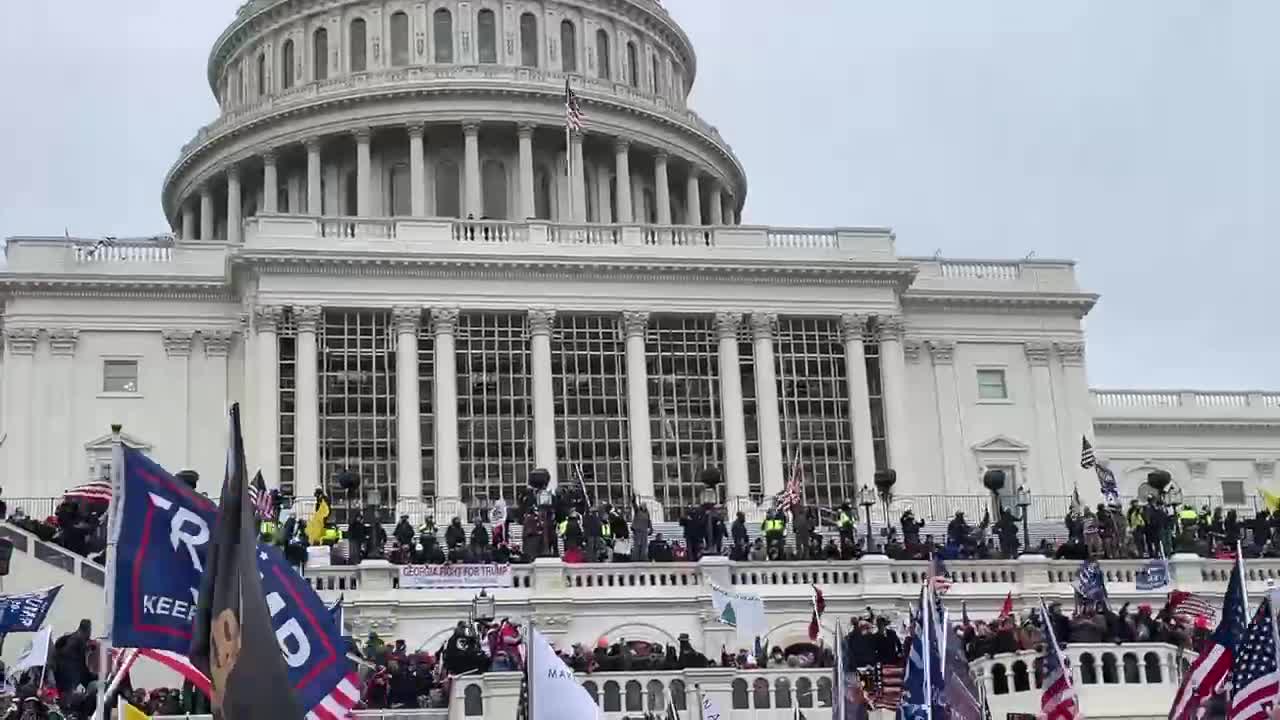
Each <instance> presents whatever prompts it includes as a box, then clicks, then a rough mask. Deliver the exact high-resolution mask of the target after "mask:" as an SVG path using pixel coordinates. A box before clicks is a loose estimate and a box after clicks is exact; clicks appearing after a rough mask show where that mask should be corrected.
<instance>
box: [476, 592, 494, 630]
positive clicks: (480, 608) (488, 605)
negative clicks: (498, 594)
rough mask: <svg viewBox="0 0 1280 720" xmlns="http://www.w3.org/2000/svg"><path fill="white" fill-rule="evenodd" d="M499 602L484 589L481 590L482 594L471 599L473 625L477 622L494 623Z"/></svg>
mask: <svg viewBox="0 0 1280 720" xmlns="http://www.w3.org/2000/svg"><path fill="white" fill-rule="evenodd" d="M497 605H498V601H497V600H496V599H495V598H494V597H493V596H492V595H490V594H489V593H487V592H485V590H484V588H480V594H479V595H476V596H475V597H473V598H471V624H473V625H474V624H475V623H477V622H483V623H490V622H493V618H494V616H496V615H497V614H498V612H497V609H498V608H497Z"/></svg>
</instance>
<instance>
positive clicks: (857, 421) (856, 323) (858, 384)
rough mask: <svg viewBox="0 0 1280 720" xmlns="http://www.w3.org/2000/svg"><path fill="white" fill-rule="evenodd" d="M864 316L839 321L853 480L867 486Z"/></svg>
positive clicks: (871, 448) (871, 453) (870, 464)
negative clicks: (847, 400) (842, 337)
mask: <svg viewBox="0 0 1280 720" xmlns="http://www.w3.org/2000/svg"><path fill="white" fill-rule="evenodd" d="M867 319H868V318H867V316H866V315H855V314H848V315H842V316H841V317H840V329H841V331H842V332H843V334H844V365H845V375H846V376H847V380H846V381H847V383H848V385H849V422H850V424H851V425H852V430H853V432H852V434H851V437H852V438H853V472H854V475H853V477H854V480H855V481H856V482H857V483H858V485H859V486H861V485H868V486H869V485H871V483H872V482H873V481H874V480H875V474H876V448H875V440H873V439H872V432H871V393H870V390H869V388H868V387H867V353H866V346H865V345H864V343H863V333H864V332H866V327H867Z"/></svg>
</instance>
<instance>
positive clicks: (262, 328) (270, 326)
mask: <svg viewBox="0 0 1280 720" xmlns="http://www.w3.org/2000/svg"><path fill="white" fill-rule="evenodd" d="M283 315H284V308H282V307H280V306H279V305H259V306H257V307H255V308H254V309H253V326H254V327H255V328H256V329H257V331H258V332H260V333H264V332H275V331H276V328H278V327H279V326H280V319H281V317H282V316H283Z"/></svg>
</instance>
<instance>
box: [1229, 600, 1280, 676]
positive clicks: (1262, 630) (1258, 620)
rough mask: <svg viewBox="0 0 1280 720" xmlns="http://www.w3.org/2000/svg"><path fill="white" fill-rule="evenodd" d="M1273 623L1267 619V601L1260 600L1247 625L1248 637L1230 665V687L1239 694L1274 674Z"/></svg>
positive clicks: (1269, 610) (1268, 615)
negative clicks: (1256, 611) (1254, 613)
mask: <svg viewBox="0 0 1280 720" xmlns="http://www.w3.org/2000/svg"><path fill="white" fill-rule="evenodd" d="M1274 625H1275V623H1274V621H1273V620H1272V619H1271V600H1270V599H1267V600H1263V601H1262V607H1260V608H1258V614H1257V615H1255V616H1254V618H1253V622H1252V623H1250V624H1249V630H1248V633H1247V634H1246V635H1245V636H1244V640H1243V641H1241V643H1240V648H1239V650H1237V651H1236V656H1235V661H1234V662H1232V663H1231V687H1232V689H1233V690H1234V691H1235V692H1236V693H1237V694H1239V693H1240V692H1241V691H1243V690H1244V689H1245V688H1248V687H1249V686H1250V685H1252V684H1253V683H1255V682H1257V681H1258V680H1261V679H1263V678H1265V677H1267V676H1268V675H1272V674H1274V673H1275V672H1276V641H1275V627H1274Z"/></svg>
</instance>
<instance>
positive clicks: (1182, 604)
mask: <svg viewBox="0 0 1280 720" xmlns="http://www.w3.org/2000/svg"><path fill="white" fill-rule="evenodd" d="M1169 610H1170V611H1171V612H1172V613H1173V614H1174V616H1175V617H1177V618H1178V619H1180V620H1182V621H1183V622H1187V623H1193V622H1195V620H1196V618H1201V617H1203V618H1207V619H1208V620H1209V622H1213V621H1214V620H1217V619H1218V608H1216V607H1214V606H1213V603H1211V602H1209V601H1208V600H1205V599H1204V598H1202V597H1200V596H1199V595H1196V594H1195V593H1189V592H1187V591H1186V590H1174V591H1173V592H1171V593H1169Z"/></svg>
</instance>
